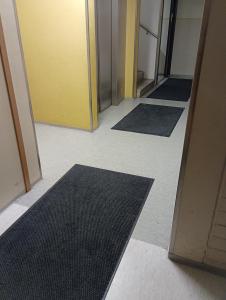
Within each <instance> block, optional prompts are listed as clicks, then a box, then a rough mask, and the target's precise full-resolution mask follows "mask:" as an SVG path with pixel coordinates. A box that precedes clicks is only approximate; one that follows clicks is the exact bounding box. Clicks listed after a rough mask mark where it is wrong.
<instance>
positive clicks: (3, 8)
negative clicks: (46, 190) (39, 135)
mask: <svg viewBox="0 0 226 300" xmlns="http://www.w3.org/2000/svg"><path fill="white" fill-rule="evenodd" d="M13 2H14V1H13V0H1V1H0V15H1V22H2V27H3V33H4V39H5V43H6V50H7V56H8V60H9V65H10V72H11V76H12V81H13V88H14V93H15V97H16V102H17V103H16V104H17V109H18V114H19V121H20V127H21V131H22V137H23V142H24V148H25V154H26V160H27V166H28V171H29V179H30V183H31V185H33V184H34V183H35V182H37V181H38V180H39V179H41V170H40V162H39V155H38V147H37V141H36V135H35V130H34V124H33V116H32V111H31V107H30V99H29V91H28V86H27V80H26V74H25V70H24V62H23V55H22V52H21V46H20V40H19V35H18V27H17V20H16V15H15V9H14V3H13Z"/></svg>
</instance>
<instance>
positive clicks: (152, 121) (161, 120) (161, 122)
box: [112, 104, 184, 137]
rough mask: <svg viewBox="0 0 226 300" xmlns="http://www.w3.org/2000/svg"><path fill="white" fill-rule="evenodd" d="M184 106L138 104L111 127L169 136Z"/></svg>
mask: <svg viewBox="0 0 226 300" xmlns="http://www.w3.org/2000/svg"><path fill="white" fill-rule="evenodd" d="M183 111H184V108H180V107H171V106H161V105H151V104H139V105H138V106H137V107H136V108H135V109H134V110H132V111H131V112H130V113H129V114H128V115H127V116H125V117H124V118H123V119H122V120H121V121H120V122H119V123H118V124H116V125H115V126H114V127H113V128H112V129H116V130H122V131H131V132H136V133H144V134H152V135H159V136H165V137H169V136H170V135H171V133H172V131H173V129H174V128H175V126H176V124H177V122H178V120H179V119H180V116H181V115H182V113H183Z"/></svg>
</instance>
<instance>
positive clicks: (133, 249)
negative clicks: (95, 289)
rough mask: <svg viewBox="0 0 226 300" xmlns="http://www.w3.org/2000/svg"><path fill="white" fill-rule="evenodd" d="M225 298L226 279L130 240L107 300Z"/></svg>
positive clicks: (160, 250) (204, 299)
mask: <svg viewBox="0 0 226 300" xmlns="http://www.w3.org/2000/svg"><path fill="white" fill-rule="evenodd" d="M119 299H120V300H124V299H125V300H126V299H129V300H225V299H226V280H225V278H221V277H219V276H215V275H213V274H210V273H207V272H203V271H200V270H198V269H193V268H190V267H187V266H182V265H179V264H175V263H173V262H172V261H170V260H169V259H168V258H167V251H166V250H164V249H162V248H159V247H157V246H154V245H150V244H148V243H145V242H142V241H137V240H133V239H131V240H130V242H129V244H128V246H127V249H126V251H125V254H124V256H123V258H122V261H121V264H120V265H119V268H118V270H117V272H116V275H115V278H114V280H113V282H112V284H111V287H110V290H109V292H108V294H107V297H106V300H119Z"/></svg>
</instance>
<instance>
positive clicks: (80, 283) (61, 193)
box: [0, 165, 154, 300]
mask: <svg viewBox="0 0 226 300" xmlns="http://www.w3.org/2000/svg"><path fill="white" fill-rule="evenodd" d="M153 181H154V180H153V179H149V178H145V177H139V176H133V175H128V174H122V173H117V172H112V171H107V170H102V169H96V168H91V167H86V166H81V165H75V166H74V167H73V168H72V169H71V170H70V171H69V172H68V173H67V174H66V175H65V176H64V177H62V179H61V180H60V181H59V182H58V183H57V184H56V185H55V186H53V188H51V189H50V190H49V191H48V192H47V193H46V194H45V195H44V196H43V197H42V198H41V199H40V200H39V201H38V202H37V203H36V204H35V205H34V206H33V207H32V208H30V209H29V210H28V211H27V212H26V213H25V215H24V216H22V217H21V218H20V219H19V220H18V221H17V222H16V223H15V224H14V225H12V227H11V228H10V229H9V230H8V231H7V232H6V233H4V234H3V236H2V237H1V238H0V299H7V300H8V299H17V300H25V299H26V300H30V299H31V300H33V299H39V300H42V299H46V300H47V299H48V300H50V299H65V300H66V299H67V300H68V299H79V300H83V299H92V300H93V299H98V300H100V299H102V297H103V296H104V295H105V294H106V292H107V289H108V287H109V284H110V282H111V280H112V278H113V275H114V272H115V270H116V268H117V266H118V264H119V262H120V258H121V256H122V254H123V251H124V250H125V246H126V244H127V242H128V240H129V237H130V235H131V233H132V230H133V228H134V226H135V223H136V221H137V219H138V216H139V214H140V212H141V209H142V207H143V205H144V203H145V200H146V198H147V196H148V193H149V191H150V189H151V186H152V184H153Z"/></svg>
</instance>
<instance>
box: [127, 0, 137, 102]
mask: <svg viewBox="0 0 226 300" xmlns="http://www.w3.org/2000/svg"><path fill="white" fill-rule="evenodd" d="M139 14H140V0H127V17H126V19H127V20H126V66H125V97H127V98H130V97H136V84H135V83H136V78H137V72H136V71H137V54H138V29H139V27H138V22H139Z"/></svg>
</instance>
